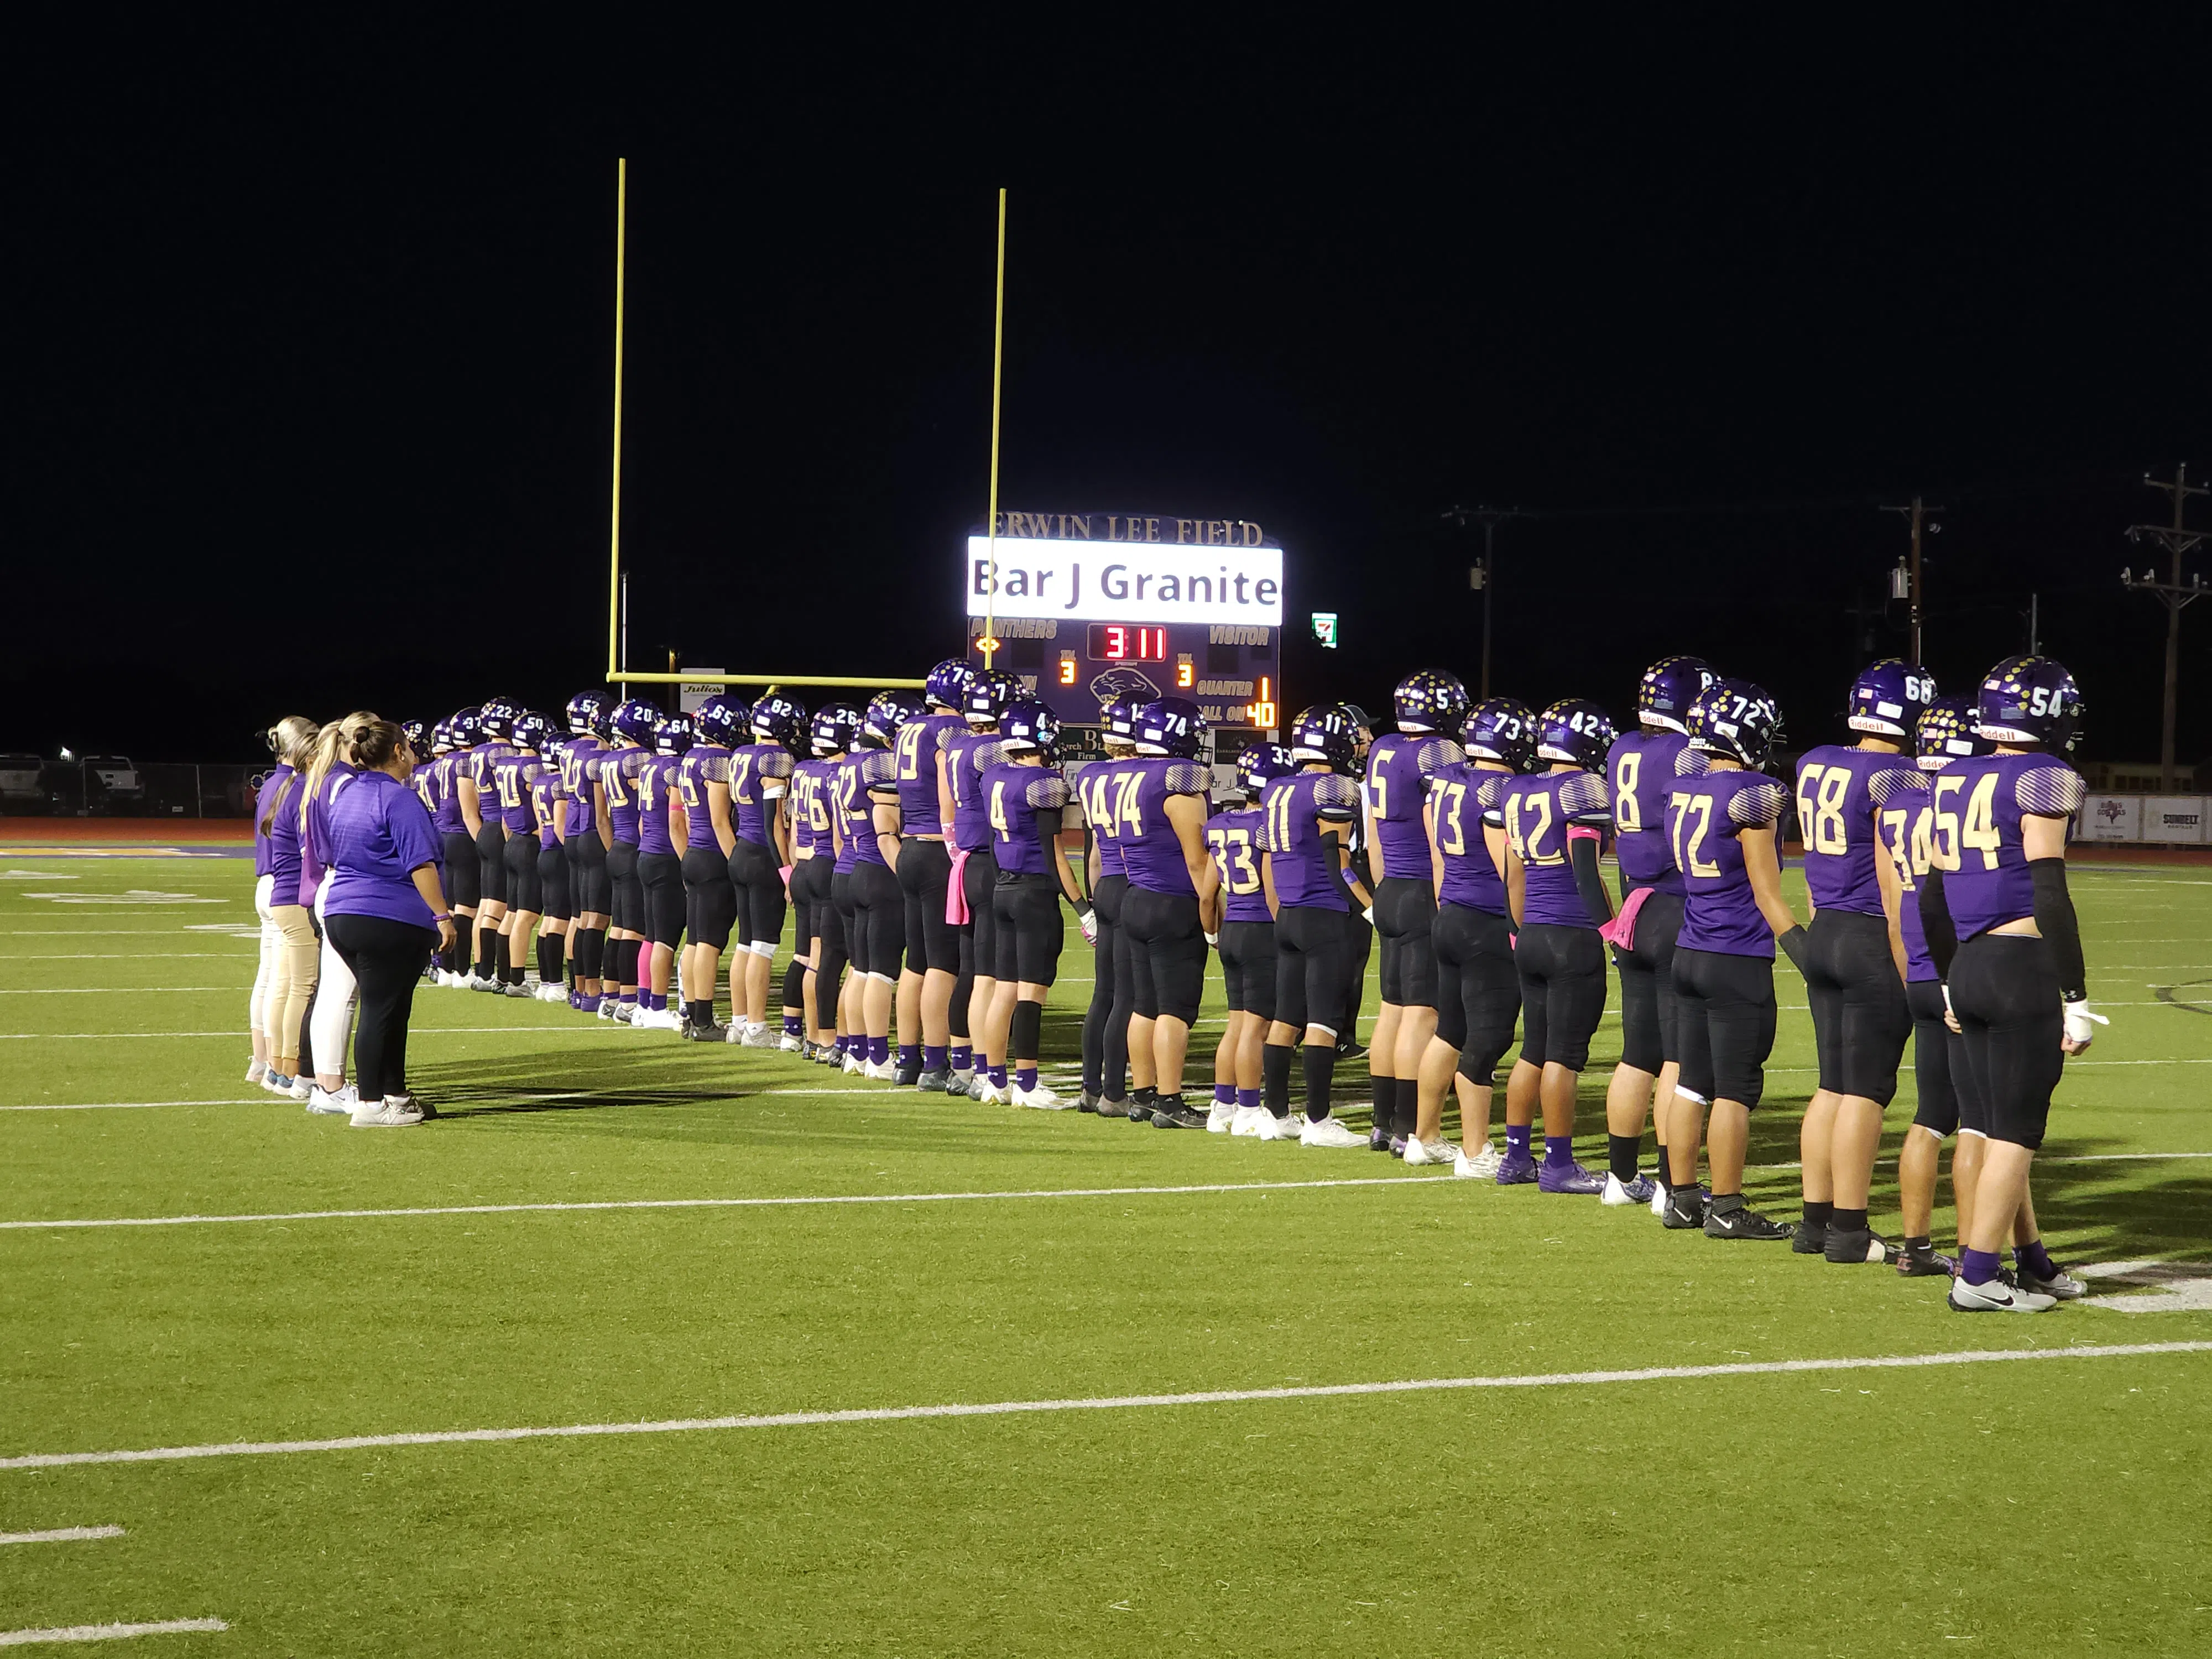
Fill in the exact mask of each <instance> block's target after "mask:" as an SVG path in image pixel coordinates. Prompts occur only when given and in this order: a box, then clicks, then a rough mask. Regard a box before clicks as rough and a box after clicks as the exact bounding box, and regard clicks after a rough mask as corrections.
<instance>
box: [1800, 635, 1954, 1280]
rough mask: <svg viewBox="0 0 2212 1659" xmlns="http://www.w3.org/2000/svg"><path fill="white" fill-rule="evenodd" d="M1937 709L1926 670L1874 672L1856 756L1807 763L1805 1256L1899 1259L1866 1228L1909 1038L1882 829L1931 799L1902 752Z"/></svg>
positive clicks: (1892, 869) (1892, 870)
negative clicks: (1814, 1070) (1895, 811)
mask: <svg viewBox="0 0 2212 1659" xmlns="http://www.w3.org/2000/svg"><path fill="white" fill-rule="evenodd" d="M1935 698H1936V684H1935V682H1934V681H1933V680H1930V679H1929V678H1927V677H1926V676H1924V675H1923V674H1922V673H1921V671H1919V670H1918V669H1917V668H1911V667H1908V666H1906V665H1905V664H1904V663H1902V662H1899V661H1898V660H1896V659H1894V658H1892V659H1887V660H1885V661H1882V662H1877V663H1874V664H1872V665H1869V666H1868V667H1867V668H1865V669H1863V670H1862V671H1860V673H1859V677H1858V678H1857V679H1856V680H1854V681H1853V682H1852V683H1851V694H1850V707H1849V709H1848V711H1847V721H1848V724H1849V725H1850V728H1851V730H1852V731H1854V732H1858V733H1860V737H1859V739H1858V742H1857V744H1854V745H1852V746H1851V747H1849V748H1845V747H1844V746H1843V745H1841V744H1821V745H1820V746H1819V747H1817V748H1814V749H1809V750H1806V752H1805V754H1804V756H1803V757H1802V758H1801V759H1800V760H1799V761H1798V763H1797V822H1798V828H1799V833H1800V834H1801V835H1802V836H1804V838H1805V886H1806V890H1807V891H1808V893H1809V894H1810V895H1811V896H1812V902H1813V921H1812V926H1811V927H1808V928H1807V929H1806V935H1807V945H1806V952H1805V996H1806V1000H1807V1001H1808V1002H1809V1003H1810V1004H1811V1005H1812V1009H1813V1041H1814V1048H1815V1050H1816V1051H1817V1054H1818V1057H1819V1060H1820V1084H1819V1086H1818V1087H1817V1088H1815V1089H1814V1091H1813V1098H1812V1100H1811V1102H1810V1103H1808V1105H1807V1106H1806V1108H1805V1121H1804V1123H1803V1126H1802V1128H1801V1130H1800V1132H1799V1136H1798V1156H1799V1158H1800V1159H1801V1161H1802V1164H1801V1167H1802V1176H1801V1179H1802V1182H1803V1184H1804V1191H1805V1213H1804V1218H1803V1219H1802V1220H1801V1221H1800V1222H1799V1223H1798V1224H1797V1231H1796V1236H1795V1237H1794V1238H1793V1239H1792V1240H1791V1243H1790V1248H1791V1249H1794V1250H1796V1252H1797V1253H1798V1254H1799V1255H1826V1258H1827V1259H1828V1260H1829V1261H1833V1262H1838V1263H1850V1262H1863V1261H1894V1260H1895V1259H1896V1255H1897V1250H1896V1247H1895V1246H1894V1245H1893V1244H1892V1243H1890V1241H1888V1240H1887V1239H1886V1238H1882V1237H1879V1236H1877V1235H1876V1234H1875V1232H1874V1231H1872V1229H1871V1227H1870V1226H1869V1222H1868V1218H1867V1201H1868V1196H1869V1194H1870V1193H1871V1191H1872V1190H1873V1186H1874V1164H1875V1154H1876V1153H1877V1152H1880V1151H1881V1115H1882V1113H1883V1112H1884V1111H1885V1110H1886V1109H1887V1108H1888V1106H1889V1103H1890V1101H1891V1100H1892V1099H1893V1098H1894V1097H1895V1096H1896V1093H1897V1067H1898V1063H1899V1061H1900V1060H1903V1059H1904V1057H1905V1038H1906V1037H1908V1036H1911V1034H1912V1012H1911V1009H1910V1008H1908V1007H1907V1006H1905V971H1904V959H1905V945H1904V941H1903V939H1901V937H1900V936H1899V933H1898V921H1897V915H1898V895H1899V888H1898V872H1897V867H1896V866H1895V865H1894V864H1893V862H1892V861H1891V860H1889V859H1888V858H1887V857H1885V856H1882V855H1881V852H1880V849H1881V844H1882V843H1881V834H1880V829H1881V823H1880V820H1881V813H1882V812H1883V811H1884V810H1885V809H1886V808H1887V807H1889V806H1890V805H1892V798H1893V796H1899V797H1901V796H1904V795H1907V794H1911V795H1917V794H1918V793H1920V791H1921V788H1922V783H1921V776H1920V771H1919V769H1918V768H1917V766H1916V765H1915V764H1914V763H1913V761H1912V758H1911V756H1909V755H1907V754H1906V753H1905V749H1906V748H1907V746H1908V745H1910V744H1911V741H1912V730H1913V726H1915V724H1916V723H1917V721H1918V720H1919V719H1920V715H1921V712H1922V711H1923V709H1925V708H1927V707H1928V705H1929V703H1930V702H1934V701H1935ZM1895 804H1896V805H1898V806H1899V808H1902V807H1904V806H1905V801H1904V800H1903V799H1898V800H1897V801H1896V803H1895Z"/></svg>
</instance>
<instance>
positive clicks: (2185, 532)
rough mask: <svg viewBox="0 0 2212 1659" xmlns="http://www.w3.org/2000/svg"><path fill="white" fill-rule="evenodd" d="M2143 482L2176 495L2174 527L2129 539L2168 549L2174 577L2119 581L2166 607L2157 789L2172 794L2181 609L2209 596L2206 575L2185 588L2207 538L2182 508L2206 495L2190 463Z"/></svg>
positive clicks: (2142, 528)
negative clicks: (2189, 559) (2191, 558)
mask: <svg viewBox="0 0 2212 1659" xmlns="http://www.w3.org/2000/svg"><path fill="white" fill-rule="evenodd" d="M2143 482H2144V483H2147V484H2148V485H2149V486H2150V487H2151V488H2152V489H2163V490H2164V491H2166V494H2167V495H2171V496H2172V497H2173V522H2172V524H2170V525H2163V524H2137V525H2130V526H2128V539H2129V540H2130V541H2131V542H2139V541H2142V539H2143V538H2146V537H2148V538H2150V539H2151V540H2152V541H2154V542H2156V543H2157V544H2159V545H2160V547H2162V548H2164V549H2165V550H2166V554H2167V556H2168V557H2169V559H2170V560H2171V566H2170V571H2171V574H2169V576H2168V577H2167V580H2165V581H2160V580H2158V572H2157V571H2156V570H2155V569H2150V570H2146V571H2144V572H2143V573H2142V575H2141V576H2137V575H2136V574H2135V572H2133V571H2132V570H2128V569H2123V570H2122V571H2121V572H2120V583H2121V586H2124V587H2128V588H2130V589H2140V590H2142V591H2143V592H2149V593H2155V594H2157V595H2158V598H2159V603H2160V604H2161V605H2164V606H2165V607H2166V707H2165V709H2164V711H2163V712H2164V718H2163V719H2162V720H2160V723H2159V732H2158V777H2159V787H2160V788H2161V789H2163V790H2164V791H2165V792H2166V793H2168V794H2172V793H2173V720H2174V706H2175V703H2176V702H2177V701H2178V700H2179V691H2180V686H2181V610H2182V607H2183V606H2184V605H2187V604H2188V603H2189V602H2190V601H2191V599H2198V598H2200V597H2202V596H2203V593H2204V592H2205V587H2204V578H2203V576H2201V575H2199V576H2197V577H2195V578H2193V579H2192V580H2191V581H2190V582H2189V583H2188V584H2187V585H2184V584H2183V582H2182V580H2181V556H2182V555H2183V554H2185V553H2187V552H2190V551H2191V550H2193V549H2195V547H2196V546H2197V544H2198V543H2200V542H2202V541H2203V539H2204V536H2205V532H2203V531H2201V530H2190V529H2186V528H2185V527H2184V526H2183V524H2182V509H2183V508H2185V507H2187V506H2188V505H2189V498H2190V497H2191V495H2204V494H2206V493H2207V491H2206V490H2205V488H2204V486H2203V485H2202V484H2192V483H2190V482H2189V467H2188V464H2187V463H2186V462H2184V463H2182V464H2180V465H2177V466H2176V467H2175V468H2174V469H2173V477H2172V480H2171V481H2170V482H2169V481H2168V480H2166V479H2164V478H2154V477H2151V476H2150V474H2149V473H2148V472H2146V473H2144V474H2143Z"/></svg>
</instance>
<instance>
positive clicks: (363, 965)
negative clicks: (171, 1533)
mask: <svg viewBox="0 0 2212 1659" xmlns="http://www.w3.org/2000/svg"><path fill="white" fill-rule="evenodd" d="M344 736H345V738H346V740H347V742H348V743H349V745H350V747H351V749H352V752H353V761H354V764H355V765H356V767H357V768H358V769H359V771H358V774H357V775H356V776H355V778H354V779H353V781H351V783H349V785H348V786H347V787H346V788H345V789H344V790H343V791H342V792H340V793H339V794H338V795H337V799H334V800H333V801H332V802H331V805H330V808H329V812H328V817H327V824H328V837H329V860H328V862H329V875H328V877H327V878H326V880H325V884H324V891H323V897H322V911H323V927H324V930H325V933H326V935H327V936H328V938H329V939H330V941H331V945H333V946H334V947H335V948H336V949H337V953H338V955H339V956H340V957H343V959H344V962H345V965H346V967H347V968H348V969H350V970H351V971H352V974H353V976H354V979H355V981H356V982H357V983H358V985H359V987H360V996H361V1024H360V1027H359V1029H358V1030H356V1032H355V1034H354V1046H353V1058H354V1081H355V1085H356V1087H357V1088H358V1090H359V1091H360V1095H361V1100H360V1104H359V1105H358V1107H357V1108H356V1109H355V1112H354V1114H353V1124H354V1127H356V1128H357V1129H368V1128H379V1129H380V1128H404V1127H407V1126H408V1125H410V1124H416V1123H420V1122H421V1121H422V1120H423V1118H424V1117H425V1116H426V1115H428V1114H427V1112H426V1111H425V1109H424V1108H423V1107H422V1104H421V1103H418V1102H417V1101H416V1100H415V1099H414V1097H412V1096H410V1095H409V1094H408V1092H407V1020H408V1016H409V1014H410V1012H411V1011H412V1009H413V1006H414V1002H415V987H416V984H417V983H418V982H419V981H421V980H422V970H423V969H425V968H427V967H428V965H429V962H430V952H431V951H432V950H433V949H434V948H439V947H443V946H449V945H452V944H453V939H454V934H453V918H452V917H451V916H450V915H448V914H447V909H446V893H445V887H444V884H442V883H441V881H440V880H439V878H438V857H439V854H441V853H442V852H443V851H444V850H445V843H444V842H443V839H442V838H441V836H439V834H438V830H437V826H436V825H435V824H434V823H431V821H430V813H429V811H428V808H426V807H425V806H424V805H422V801H421V799H418V798H417V797H416V793H415V792H414V791H413V790H412V789H410V788H409V787H407V778H408V775H409V774H410V773H411V772H412V771H413V770H414V769H415V766H414V757H412V755H411V754H410V752H409V750H408V745H407V740H406V735H405V733H404V732H402V731H401V730H400V729H399V727H398V726H396V725H395V724H393V723H392V721H390V720H371V721H366V722H363V723H362V724H361V725H360V726H354V727H351V728H349V730H348V731H347V732H345V734H344Z"/></svg>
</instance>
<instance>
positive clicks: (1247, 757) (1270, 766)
mask: <svg viewBox="0 0 2212 1659" xmlns="http://www.w3.org/2000/svg"><path fill="white" fill-rule="evenodd" d="M1297 769H1298V762H1297V757H1296V756H1295V755H1293V754H1291V751H1290V750H1288V749H1285V747H1284V746H1283V745H1282V744H1279V743H1255V744H1253V745H1252V746H1251V747H1250V748H1249V749H1247V750H1244V752H1243V754H1241V755H1239V756H1237V787H1238V788H1240V789H1242V790H1243V792H1244V793H1246V794H1247V795H1249V796H1250V797H1251V798H1252V799H1255V800H1257V799H1259V798H1260V792H1261V790H1263V789H1265V788H1266V787H1267V786H1268V785H1269V784H1270V783H1272V782H1273V781H1275V780H1276V779H1277V778H1286V777H1288V776H1290V775H1291V773H1293V772H1295V771H1297Z"/></svg>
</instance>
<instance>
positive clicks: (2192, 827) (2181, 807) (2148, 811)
mask: <svg viewBox="0 0 2212 1659" xmlns="http://www.w3.org/2000/svg"><path fill="white" fill-rule="evenodd" d="M2204 807H2205V801H2204V798H2203V796H2201V795H2150V796H2147V797H2146V798H2145V799H2144V800H2143V810H2142V839H2143V840H2145V841H2162V842H2172V843H2173V844H2175V845H2179V846H2184V847H2192V846H2197V845H2199V844H2201V843H2202V842H2203V840H2204Z"/></svg>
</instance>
